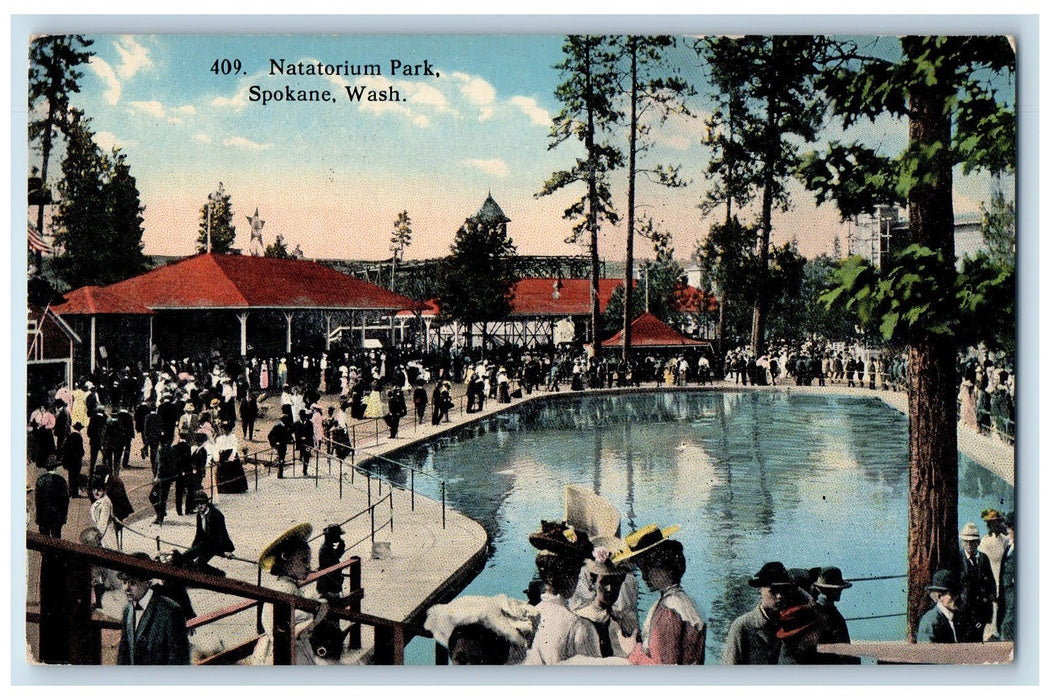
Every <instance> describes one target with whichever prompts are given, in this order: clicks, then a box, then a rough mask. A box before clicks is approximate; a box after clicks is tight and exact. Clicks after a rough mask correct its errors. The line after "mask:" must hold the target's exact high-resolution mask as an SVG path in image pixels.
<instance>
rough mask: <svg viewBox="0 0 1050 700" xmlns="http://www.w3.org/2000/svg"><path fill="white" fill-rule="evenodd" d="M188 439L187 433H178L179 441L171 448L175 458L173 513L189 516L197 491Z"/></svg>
mask: <svg viewBox="0 0 1050 700" xmlns="http://www.w3.org/2000/svg"><path fill="white" fill-rule="evenodd" d="M189 439H190V434H189V433H179V441H178V442H176V443H175V444H174V445H172V446H171V451H172V453H173V455H174V457H175V512H176V513H178V514H179V515H182V514H183V512H185V513H186V515H189V514H190V512H191V511H192V510H193V497H194V495H195V494H196V493H197V490H198V489H197V487H196V484H195V483H194V481H193V455H192V454H191V453H190V443H189ZM183 504H185V508H184V507H183Z"/></svg>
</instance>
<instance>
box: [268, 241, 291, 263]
mask: <svg viewBox="0 0 1050 700" xmlns="http://www.w3.org/2000/svg"><path fill="white" fill-rule="evenodd" d="M263 257H265V258H278V259H280V260H290V259H291V257H292V254H291V253H289V252H288V246H286V245H285V244H284V237H283V236H277V238H276V240H274V242H273V243H271V244H270V245H268V246H266V250H265V251H263Z"/></svg>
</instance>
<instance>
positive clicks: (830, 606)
mask: <svg viewBox="0 0 1050 700" xmlns="http://www.w3.org/2000/svg"><path fill="white" fill-rule="evenodd" d="M852 586H853V584H852V583H851V582H849V581H846V580H844V579H843V578H842V571H841V570H840V569H839V568H838V567H837V566H826V567H824V568H823V569H821V570H820V575H819V576H818V577H817V581H816V583H814V584H813V587H814V588H815V589H816V592H817V599H816V601H814V602H815V603H816V605H817V609H818V610H819V611H820V612H821V618H822V621H823V622H822V625H821V631H820V642H821V643H822V644H823V643H828V644H849V643H850V637H849V627H848V626H847V625H846V619H845V618H844V617H843V616H842V613H841V612H839V609H838V607H836V605H835V603H837V602H838V601H839V598H840V597H841V596H842V591H844V590H846V589H847V588H851V587H852ZM821 660H822V662H824V663H835V664H859V663H860V659H859V658H858V657H856V656H845V655H841V654H824V655H822V656H821Z"/></svg>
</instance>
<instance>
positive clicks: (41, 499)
mask: <svg viewBox="0 0 1050 700" xmlns="http://www.w3.org/2000/svg"><path fill="white" fill-rule="evenodd" d="M56 469H58V459H57V458H56V457H55V456H54V455H51V456H50V457H48V459H47V471H46V472H44V473H43V474H41V475H40V477H39V478H38V479H37V480H36V524H37V525H38V526H39V527H40V534H42V535H50V536H51V537H59V538H61V537H62V526H63V525H65V524H66V516H67V515H68V513H69V489H68V487H67V485H66V480H65V479H63V478H62V476H61V475H60V474H58V473H57V472H56V471H55V470H56Z"/></svg>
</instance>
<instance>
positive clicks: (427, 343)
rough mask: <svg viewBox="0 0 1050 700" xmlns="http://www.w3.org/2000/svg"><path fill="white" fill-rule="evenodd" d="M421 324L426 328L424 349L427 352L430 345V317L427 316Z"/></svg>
mask: <svg viewBox="0 0 1050 700" xmlns="http://www.w3.org/2000/svg"><path fill="white" fill-rule="evenodd" d="M423 324H424V325H425V326H426V328H427V335H426V339H425V340H424V343H425V346H426V347H425V349H426V350H427V351H428V352H429V351H430V345H431V344H430V324H431V321H430V319H429V318H428V319H426V320H425V321H423ZM439 345H440V343H439Z"/></svg>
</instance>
